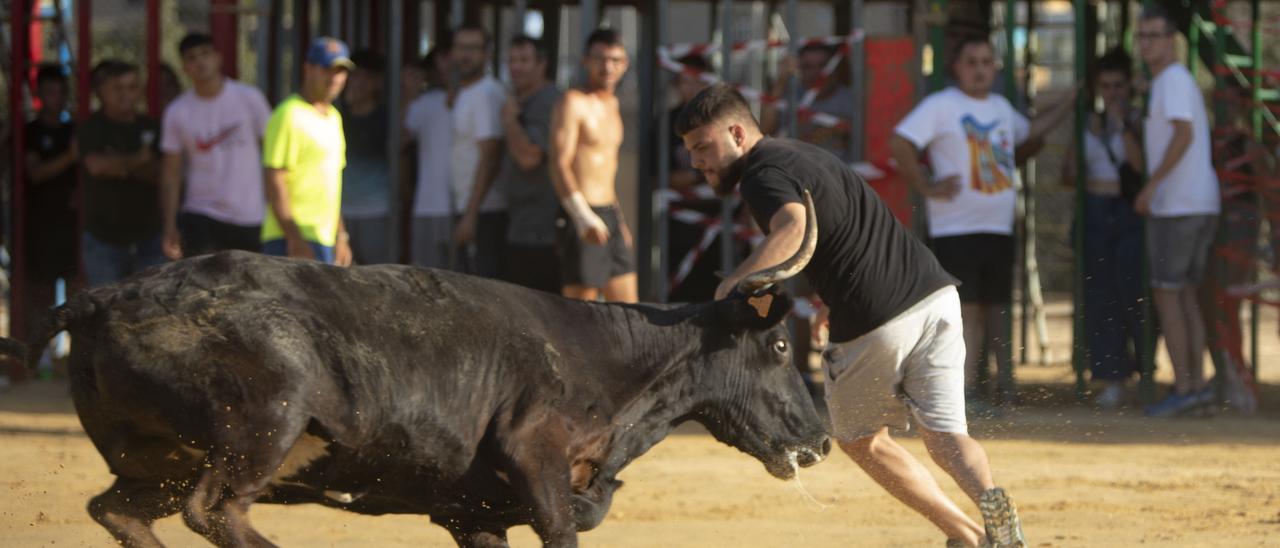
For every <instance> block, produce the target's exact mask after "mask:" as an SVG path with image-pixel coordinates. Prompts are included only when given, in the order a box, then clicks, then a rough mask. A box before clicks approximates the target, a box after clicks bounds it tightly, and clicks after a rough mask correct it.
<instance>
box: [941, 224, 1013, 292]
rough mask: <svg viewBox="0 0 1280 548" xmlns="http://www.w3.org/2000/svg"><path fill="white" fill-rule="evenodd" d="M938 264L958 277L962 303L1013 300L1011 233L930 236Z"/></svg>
mask: <svg viewBox="0 0 1280 548" xmlns="http://www.w3.org/2000/svg"><path fill="white" fill-rule="evenodd" d="M933 254H934V256H936V257H937V258H938V262H939V263H941V264H942V268H943V269H944V270H946V271H947V272H948V273H950V274H951V275H952V276H955V277H956V279H958V280H960V287H959V288H958V289H959V291H960V302H961V303H963V304H1009V303H1011V302H1013V237H1012V236H1009V235H1007V234H965V235H961V236H944V237H942V238H934V239H933Z"/></svg>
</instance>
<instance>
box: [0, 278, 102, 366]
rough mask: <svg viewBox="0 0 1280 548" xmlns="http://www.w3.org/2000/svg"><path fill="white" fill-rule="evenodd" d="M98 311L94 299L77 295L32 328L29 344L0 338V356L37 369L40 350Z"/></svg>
mask: <svg viewBox="0 0 1280 548" xmlns="http://www.w3.org/2000/svg"><path fill="white" fill-rule="evenodd" d="M97 310H98V307H97V305H96V304H94V302H93V299H90V298H89V297H88V296H87V295H85V294H83V293H81V294H79V295H76V296H74V297H72V298H70V299H68V300H67V302H66V303H65V304H63V305H62V306H59V307H56V308H54V309H53V311H52V312H51V313H50V314H49V315H48V317H47V318H46V319H45V321H44V323H43V325H35V326H32V327H33V329H32V331H31V333H32V335H31V337H29V338H28V339H27V342H25V343H23V342H22V341H19V340H16V339H10V338H7V337H0V356H5V357H8V358H9V359H15V360H19V361H22V362H24V363H26V364H27V367H28V368H29V369H35V368H36V366H37V365H38V364H39V362H40V354H41V351H40V349H43V348H44V347H45V346H47V345H48V344H49V341H50V340H53V337H54V336H55V335H57V334H58V333H60V332H62V331H65V330H66V329H67V328H69V327H72V326H74V325H76V324H77V323H79V322H80V321H81V320H84V319H86V318H89V317H92V316H93V315H94V314H95V313H96V312H97Z"/></svg>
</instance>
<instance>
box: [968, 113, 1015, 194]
mask: <svg viewBox="0 0 1280 548" xmlns="http://www.w3.org/2000/svg"><path fill="white" fill-rule="evenodd" d="M960 125H961V126H963V127H964V135H965V139H967V140H968V141H969V166H970V169H971V170H972V171H971V173H970V177H969V181H970V183H969V184H970V186H972V188H973V189H974V190H977V191H978V192H982V193H983V194H996V193H999V192H1003V191H1005V190H1008V189H1010V188H1013V183H1012V178H1011V177H1010V176H1009V174H1010V173H1012V172H1013V155H1012V154H1010V153H1009V148H1010V146H1009V135H1008V132H1007V131H1004V130H1000V131H996V127H998V126H999V125H1000V121H999V120H993V121H991V122H990V123H987V124H983V123H982V122H979V121H978V120H977V118H974V117H973V115H972V114H966V115H965V116H964V118H961V119H960ZM993 133H994V135H993ZM997 139H998V141H996V140H997Z"/></svg>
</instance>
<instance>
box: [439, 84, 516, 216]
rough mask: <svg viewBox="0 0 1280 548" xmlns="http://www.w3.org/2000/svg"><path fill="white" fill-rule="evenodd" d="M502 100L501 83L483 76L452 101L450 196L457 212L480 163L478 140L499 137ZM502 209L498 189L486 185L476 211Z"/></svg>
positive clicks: (463, 204)
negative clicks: (485, 192) (451, 190)
mask: <svg viewBox="0 0 1280 548" xmlns="http://www.w3.org/2000/svg"><path fill="white" fill-rule="evenodd" d="M506 100H507V92H506V91H505V90H503V89H502V84H500V83H498V81H497V80H495V79H494V78H493V77H492V76H487V75H486V76H485V77H484V78H481V79H480V80H478V81H476V82H475V83H473V84H471V85H469V86H467V87H465V88H463V89H462V90H460V91H458V96H457V97H455V98H454V100H453V158H452V162H453V179H452V180H453V199H454V205H455V206H456V207H457V208H458V209H457V211H458V212H459V213H462V212H463V211H466V208H467V202H468V201H470V200H471V187H472V185H473V184H474V183H475V176H476V168H477V167H478V166H479V165H480V145H479V142H480V141H483V140H485V139H501V138H502V103H504V102H506ZM498 160H500V158H494V161H495V162H496V161H498ZM495 173H497V172H496V171H495ZM506 209H507V200H506V196H504V195H503V191H502V189H501V188H499V187H498V185H492V186H490V187H489V193H488V194H487V195H486V196H485V198H484V201H483V202H481V203H480V211H482V212H491V211H503V210H506Z"/></svg>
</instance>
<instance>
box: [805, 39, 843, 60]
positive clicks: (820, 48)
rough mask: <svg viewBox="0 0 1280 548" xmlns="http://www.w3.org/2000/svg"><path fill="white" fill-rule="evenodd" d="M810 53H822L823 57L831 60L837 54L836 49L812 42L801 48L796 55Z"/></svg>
mask: <svg viewBox="0 0 1280 548" xmlns="http://www.w3.org/2000/svg"><path fill="white" fill-rule="evenodd" d="M810 52H821V53H822V54H823V55H825V56H826V57H827V59H830V58H831V57H832V56H833V55H835V54H836V48H834V47H832V46H828V45H826V44H823V43H819V42H810V43H808V44H805V45H803V46H800V51H798V52H796V54H797V55H804V54H806V53H810Z"/></svg>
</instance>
